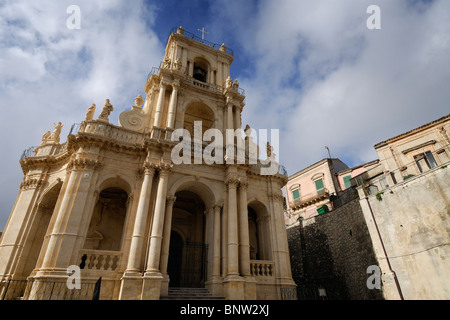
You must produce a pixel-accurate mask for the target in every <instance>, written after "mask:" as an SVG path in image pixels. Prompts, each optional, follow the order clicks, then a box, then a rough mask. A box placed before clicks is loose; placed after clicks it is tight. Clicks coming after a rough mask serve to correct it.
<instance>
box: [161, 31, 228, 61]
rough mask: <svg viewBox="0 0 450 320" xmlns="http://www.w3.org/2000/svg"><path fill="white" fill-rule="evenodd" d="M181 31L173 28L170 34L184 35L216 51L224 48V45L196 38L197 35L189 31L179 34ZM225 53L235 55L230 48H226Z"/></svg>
mask: <svg viewBox="0 0 450 320" xmlns="http://www.w3.org/2000/svg"><path fill="white" fill-rule="evenodd" d="M179 30H180V29H179V28H177V27H174V28H172V29H171V30H170V34H172V33H178V34H182V35H183V36H185V37H187V38H189V39H192V40H195V41H197V42H200V43H203V44H206V45H207V46H210V47H211V48H214V49H216V50H219V49H220V48H221V46H222V45H220V44H217V43H213V42H211V41H208V40H205V39H202V38H201V37H199V36H196V35H195V34H193V33H191V32H189V31H186V30H180V32H181V33H180V32H178V31H179ZM225 52H226V53H228V54H231V55H234V52H233V50H232V49H230V48H226V50H225Z"/></svg>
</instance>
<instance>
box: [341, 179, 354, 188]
mask: <svg viewBox="0 0 450 320" xmlns="http://www.w3.org/2000/svg"><path fill="white" fill-rule="evenodd" d="M351 178H352V176H346V177H344V178H343V180H344V186H345V189H347V188H350V187H351V186H352V183H351V182H350V179H351Z"/></svg>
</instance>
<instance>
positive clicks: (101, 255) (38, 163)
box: [0, 27, 296, 300]
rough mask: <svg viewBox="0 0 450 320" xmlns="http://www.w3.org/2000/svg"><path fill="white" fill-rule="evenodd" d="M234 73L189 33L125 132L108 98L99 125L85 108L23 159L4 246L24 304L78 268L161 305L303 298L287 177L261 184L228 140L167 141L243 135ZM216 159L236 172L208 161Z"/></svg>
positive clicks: (1, 263) (219, 53) (224, 53)
mask: <svg viewBox="0 0 450 320" xmlns="http://www.w3.org/2000/svg"><path fill="white" fill-rule="evenodd" d="M232 61H233V55H232V54H231V51H230V50H229V49H228V48H226V47H225V45H222V46H215V45H212V44H209V43H208V44H205V43H202V41H199V40H198V39H193V38H192V37H191V36H190V34H189V33H187V32H185V31H184V30H183V29H182V28H181V27H180V28H178V29H177V30H176V32H174V33H172V34H171V35H170V36H169V39H168V41H167V46H166V53H165V56H164V60H163V62H162V63H161V66H160V67H159V68H155V69H154V70H152V72H151V73H150V75H149V77H148V80H147V82H146V84H145V92H146V98H145V100H144V99H143V98H142V97H141V96H138V97H137V98H136V99H135V101H134V102H135V103H134V105H133V106H132V107H131V109H130V110H127V111H124V112H122V113H121V114H120V116H119V125H114V124H111V123H110V122H109V119H108V117H109V115H110V114H111V112H114V107H113V105H112V102H110V101H109V100H107V101H106V102H105V105H104V106H103V108H102V109H101V110H100V112H99V115H98V118H97V119H96V120H94V119H93V117H94V113H95V109H96V106H95V105H92V106H91V107H90V108H89V109H88V111H87V113H86V118H85V120H84V121H83V122H82V123H81V124H79V125H74V126H73V127H72V130H71V133H70V134H69V136H68V138H67V141H66V142H64V143H60V141H59V133H60V132H61V124H60V123H59V124H55V128H54V131H53V132H47V133H46V134H44V136H43V138H42V143H41V145H40V146H38V147H37V148H33V149H32V150H29V151H28V152H25V153H24V155H23V157H22V159H21V161H20V164H21V167H22V170H23V173H24V179H23V182H22V184H21V185H20V192H19V195H18V197H17V200H16V203H15V205H14V208H13V209H12V212H11V215H10V217H9V220H8V222H7V225H6V227H5V230H4V232H3V235H2V238H1V243H0V278H1V279H2V280H7V281H9V280H17V281H23V282H25V283H26V288H25V289H24V290H23V291H24V292H23V296H24V298H25V299H26V298H29V299H39V298H42V294H41V293H42V292H43V290H44V289H43V288H45V287H46V286H47V285H48V283H50V282H61V281H62V282H64V281H66V279H67V278H68V276H69V274H68V271H67V268H68V267H69V266H72V265H75V266H80V267H82V268H81V270H80V271H81V280H82V281H87V282H89V281H91V282H92V281H95V280H97V279H98V278H99V277H102V287H101V295H100V298H101V299H124V300H126V299H160V298H162V297H165V296H167V295H168V294H169V288H170V287H204V288H207V289H208V290H209V292H210V293H211V294H212V295H213V296H221V297H225V298H227V299H282V298H285V297H294V296H295V295H294V294H292V292H295V288H296V284H295V283H294V281H293V280H292V275H291V266H290V256H289V252H288V244H287V236H286V230H285V226H284V219H283V196H282V192H281V189H282V187H283V186H284V185H285V184H286V182H287V177H286V175H285V174H282V173H278V170H276V172H275V173H273V174H264V173H263V169H262V168H263V165H262V164H261V162H260V161H259V160H258V162H257V163H256V164H255V163H250V161H246V162H245V163H238V161H237V155H238V151H239V147H233V146H231V149H229V147H230V142H228V144H227V145H226V146H227V148H226V150H223V149H221V148H213V151H211V144H208V143H205V142H204V141H203V142H202V141H200V142H199V143H198V144H196V143H193V144H191V143H189V146H188V148H182V149H180V148H179V147H180V139H178V140H177V139H175V140H174V139H172V138H173V134H174V133H176V132H177V129H185V131H182V132H183V133H189V134H190V135H192V136H194V139H193V142H195V135H196V134H197V135H198V134H200V135H201V136H202V137H203V138H205V137H206V136H205V135H203V134H205V133H206V132H208V129H218V131H219V132H224V131H225V130H226V129H233V130H236V129H241V127H242V124H241V112H242V109H243V107H244V95H243V90H242V89H241V88H239V84H238V83H237V81H234V82H233V81H232V80H231V78H230V77H229V70H230V65H231V63H232ZM198 121H199V122H200V123H201V127H200V128H199V127H198V126H196V124H198V123H199V122H198ZM247 129H248V128H247ZM238 131H239V132H240V130H238ZM199 132H200V133H199ZM246 132H248V130H247V131H246ZM183 138H184V136H183ZM216 139H218V138H217V137H216ZM209 141H211V138H210V140H209ZM238 141H247V142H248V141H249V139H246V138H245V137H244V136H239V135H237V136H236V137H233V144H234V142H236V144H238ZM183 142H186V140H185V139H183ZM249 144H250V143H247V144H246V145H247V146H248V145H249ZM224 145H225V144H224ZM182 146H184V145H182ZM208 146H209V148H208ZM176 148H179V149H176ZM224 149H225V148H224ZM174 150H177V152H174ZM222 150H223V151H224V152H223V154H221V151H222ZM229 150H233V151H235V152H234V153H233V154H232V153H231V152H228V151H229ZM189 151H192V152H189ZM207 152H209V155H210V156H212V157H213V158H215V159H218V160H223V159H226V160H228V161H227V162H226V163H220V161H218V162H217V163H205V161H206V160H205V159H202V155H204V154H205V153H207ZM174 155H175V156H176V157H177V159H179V158H180V157H181V158H182V159H184V160H191V162H189V163H185V162H182V163H178V161H174ZM269 155H270V152H269ZM199 159H200V160H199ZM245 159H246V160H248V159H249V154H248V152H247V153H246V157H245ZM271 159H274V158H273V157H272V158H271ZM198 161H200V162H198ZM272 164H273V163H272ZM276 165H277V166H278V164H276ZM277 168H278V167H277Z"/></svg>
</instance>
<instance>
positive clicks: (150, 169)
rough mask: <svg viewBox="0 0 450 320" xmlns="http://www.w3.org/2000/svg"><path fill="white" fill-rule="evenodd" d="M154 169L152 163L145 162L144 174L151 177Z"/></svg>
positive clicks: (154, 166)
mask: <svg viewBox="0 0 450 320" xmlns="http://www.w3.org/2000/svg"><path fill="white" fill-rule="evenodd" d="M156 167H157V166H156V165H155V164H154V163H150V162H145V163H144V167H143V170H144V173H145V174H151V175H153V174H154V173H155V170H156Z"/></svg>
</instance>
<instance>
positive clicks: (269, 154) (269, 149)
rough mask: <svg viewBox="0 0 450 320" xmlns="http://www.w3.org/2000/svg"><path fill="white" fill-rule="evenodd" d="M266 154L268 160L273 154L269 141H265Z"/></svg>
mask: <svg viewBox="0 0 450 320" xmlns="http://www.w3.org/2000/svg"><path fill="white" fill-rule="evenodd" d="M266 152H267V158H270V157H271V156H272V153H273V147H272V146H271V145H270V143H269V141H267V146H266Z"/></svg>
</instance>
